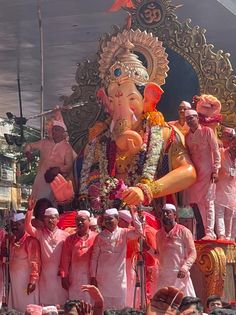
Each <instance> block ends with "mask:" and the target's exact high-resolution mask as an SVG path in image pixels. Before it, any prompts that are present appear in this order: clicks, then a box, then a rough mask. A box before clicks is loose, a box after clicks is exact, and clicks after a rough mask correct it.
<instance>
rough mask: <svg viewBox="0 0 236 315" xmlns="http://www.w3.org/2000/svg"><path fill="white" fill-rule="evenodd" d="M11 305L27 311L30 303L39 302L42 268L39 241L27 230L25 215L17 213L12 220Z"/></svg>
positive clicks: (10, 260)
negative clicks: (39, 281)
mask: <svg viewBox="0 0 236 315" xmlns="http://www.w3.org/2000/svg"><path fill="white" fill-rule="evenodd" d="M11 230H12V234H13V238H11V239H10V256H9V271H10V279H11V283H10V294H9V306H10V307H11V308H13V309H16V310H17V311H20V312H25V310H26V306H27V305H28V304H39V289H38V280H39V275H40V270H41V258H40V245H39V242H38V241H37V240H36V239H35V238H33V237H32V236H30V235H29V234H27V233H26V232H25V216H24V214H23V213H17V214H15V215H14V217H13V219H12V220H11Z"/></svg>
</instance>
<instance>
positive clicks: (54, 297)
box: [25, 200, 69, 305]
mask: <svg viewBox="0 0 236 315" xmlns="http://www.w3.org/2000/svg"><path fill="white" fill-rule="evenodd" d="M33 208H34V204H33V201H32V200H30V201H29V204H28V210H27V213H26V218H25V229H26V231H27V232H28V233H29V234H30V235H32V236H33V237H35V238H36V239H37V240H39V243H40V247H41V259H42V272H41V277H40V283H39V289H40V303H41V304H43V305H52V304H53V305H56V304H60V305H62V304H63V303H65V301H66V299H67V298H68V292H67V291H66V290H64V289H63V288H62V286H61V279H60V276H59V265H60V259H61V252H62V246H63V243H64V241H65V239H66V237H67V236H68V235H69V234H68V233H67V232H65V231H63V230H61V229H59V228H58V227H57V224H58V221H59V213H58V211H57V209H56V208H47V209H46V210H45V214H44V227H43V228H42V229H36V228H35V227H33V226H32V223H31V219H32V212H33V211H32V210H33Z"/></svg>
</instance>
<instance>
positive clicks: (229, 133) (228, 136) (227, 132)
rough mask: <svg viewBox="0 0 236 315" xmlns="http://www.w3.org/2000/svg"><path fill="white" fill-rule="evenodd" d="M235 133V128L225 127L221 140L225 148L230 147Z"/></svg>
mask: <svg viewBox="0 0 236 315" xmlns="http://www.w3.org/2000/svg"><path fill="white" fill-rule="evenodd" d="M234 135H235V130H234V128H229V127H224V128H223V131H222V135H221V141H222V144H223V148H225V149H226V148H228V147H229V145H230V142H231V140H232V138H233V136H234Z"/></svg>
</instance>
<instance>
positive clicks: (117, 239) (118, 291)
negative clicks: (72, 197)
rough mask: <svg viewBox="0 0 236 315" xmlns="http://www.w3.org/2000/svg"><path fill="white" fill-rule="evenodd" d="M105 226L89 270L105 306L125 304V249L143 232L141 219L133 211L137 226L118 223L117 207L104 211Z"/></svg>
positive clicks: (93, 253)
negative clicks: (130, 226) (121, 225)
mask: <svg viewBox="0 0 236 315" xmlns="http://www.w3.org/2000/svg"><path fill="white" fill-rule="evenodd" d="M103 219H104V221H103V222H104V228H105V229H104V230H103V231H102V232H101V233H99V234H98V235H97V237H96V239H95V241H94V245H93V251H92V257H91V264H90V271H91V277H92V278H91V282H92V284H94V285H96V286H97V287H98V289H99V290H100V291H101V293H102V295H103V297H104V308H105V309H106V308H123V307H125V299H126V287H127V281H126V250H127V241H128V240H131V239H138V237H139V236H140V235H141V233H142V227H141V223H140V222H139V220H138V218H137V217H136V215H134V218H133V223H134V226H135V228H133V229H127V228H120V227H118V211H117V209H115V208H113V209H108V210H106V211H105V214H104V217H103Z"/></svg>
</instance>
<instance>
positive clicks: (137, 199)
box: [122, 187, 144, 206]
mask: <svg viewBox="0 0 236 315" xmlns="http://www.w3.org/2000/svg"><path fill="white" fill-rule="evenodd" d="M122 199H123V201H124V202H125V203H127V205H130V206H132V205H134V206H137V205H140V204H142V203H143V202H144V194H143V191H142V190H141V189H140V188H139V187H129V188H128V189H125V190H124V191H123V193H122Z"/></svg>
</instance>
